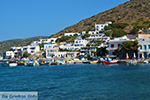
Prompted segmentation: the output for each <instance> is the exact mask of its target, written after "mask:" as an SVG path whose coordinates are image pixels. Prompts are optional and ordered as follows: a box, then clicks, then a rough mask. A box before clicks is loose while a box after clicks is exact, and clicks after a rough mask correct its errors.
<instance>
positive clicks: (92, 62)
mask: <svg viewBox="0 0 150 100" xmlns="http://www.w3.org/2000/svg"><path fill="white" fill-rule="evenodd" d="M97 63H98V61H97V60H93V61H90V64H97Z"/></svg>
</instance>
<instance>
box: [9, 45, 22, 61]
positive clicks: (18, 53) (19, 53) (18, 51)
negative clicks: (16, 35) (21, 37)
mask: <svg viewBox="0 0 150 100" xmlns="http://www.w3.org/2000/svg"><path fill="white" fill-rule="evenodd" d="M11 51H13V52H14V57H15V58H20V57H22V47H11Z"/></svg>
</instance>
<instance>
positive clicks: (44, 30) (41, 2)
mask: <svg viewBox="0 0 150 100" xmlns="http://www.w3.org/2000/svg"><path fill="white" fill-rule="evenodd" d="M127 1H129V0H0V41H5V40H10V39H22V38H29V37H35V36H50V35H52V34H55V33H57V32H59V31H61V30H63V29H65V28H66V27H69V26H71V25H74V24H76V23H78V22H80V21H81V20H83V19H86V18H89V17H91V16H93V15H96V14H98V13H100V12H103V11H106V10H109V9H111V8H113V7H116V6H118V5H120V4H122V3H125V2H127Z"/></svg>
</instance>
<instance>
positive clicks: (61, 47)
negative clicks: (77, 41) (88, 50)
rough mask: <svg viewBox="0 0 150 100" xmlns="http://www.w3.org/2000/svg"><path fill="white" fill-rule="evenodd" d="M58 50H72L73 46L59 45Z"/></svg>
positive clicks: (68, 44) (67, 44)
mask: <svg viewBox="0 0 150 100" xmlns="http://www.w3.org/2000/svg"><path fill="white" fill-rule="evenodd" d="M59 47H60V49H63V50H65V49H66V50H74V46H73V44H70V43H63V44H61V45H60V46H59Z"/></svg>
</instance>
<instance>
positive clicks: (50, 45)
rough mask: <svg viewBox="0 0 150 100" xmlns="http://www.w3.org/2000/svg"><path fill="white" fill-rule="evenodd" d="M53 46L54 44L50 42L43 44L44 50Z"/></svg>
mask: <svg viewBox="0 0 150 100" xmlns="http://www.w3.org/2000/svg"><path fill="white" fill-rule="evenodd" d="M54 46H56V44H52V43H48V44H44V50H46V49H51V48H54Z"/></svg>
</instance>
